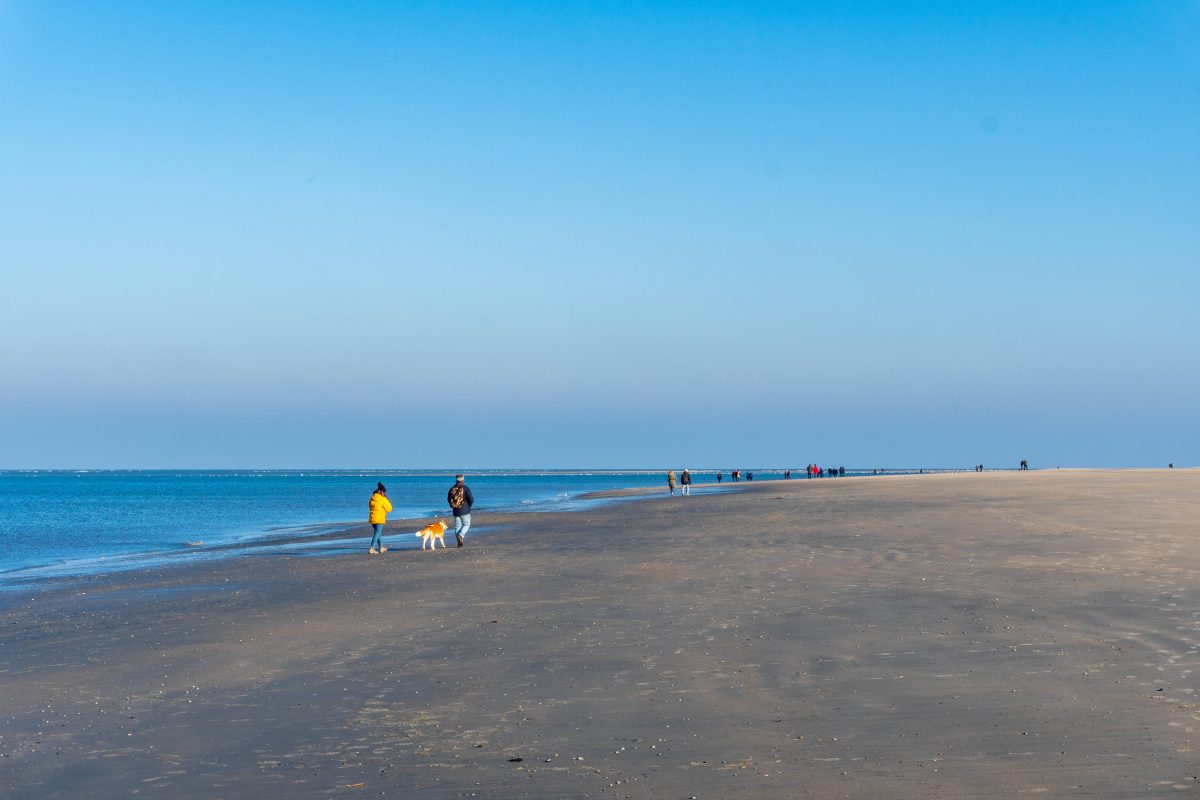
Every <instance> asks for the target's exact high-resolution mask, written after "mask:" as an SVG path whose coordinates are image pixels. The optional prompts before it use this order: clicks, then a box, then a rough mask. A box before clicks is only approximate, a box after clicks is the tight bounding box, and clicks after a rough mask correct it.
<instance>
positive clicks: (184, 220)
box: [0, 0, 1200, 468]
mask: <svg viewBox="0 0 1200 800" xmlns="http://www.w3.org/2000/svg"><path fill="white" fill-rule="evenodd" d="M1198 272H1200V2H1197V0H1183V1H1181V2H1141V3H1139V2H1104V1H1103V0H1087V2H1044V1H1039V2H1019V1H1016V2H1002V3H1001V2H997V3H961V2H942V3H902V2H876V3H854V2H841V1H840V0H839V2H828V3H782V2H781V3H764V2H752V1H750V0H743V1H742V2H728V3H707V2H697V3H688V4H682V3H665V2H659V3H656V2H640V3H629V2H611V3H596V2H592V3H572V2H565V1H559V2H546V3H532V2H512V3H500V2H495V3H489V2H478V3H456V2H449V1H448V0H438V1H437V2H399V3H398V2H370V3H368V2H337V3H333V2H302V1H301V0H288V2H278V3H271V2H253V3H234V2H229V3H218V2H203V3H201V2H188V1H186V0H176V2H170V3H162V2H120V0H118V1H117V2H112V3H95V2H87V1H82V2H41V1H40V0H0V276H2V278H0V468H42V467H130V468H137V467H145V468H154V467H303V466H324V467H343V466H344V467H384V466H394V467H451V468H458V467H505V466H513V467H538V466H544V467H576V466H579V467H588V466H590V467H660V466H663V467H665V466H674V467H680V466H684V465H690V466H692V467H697V466H722V467H726V468H728V467H731V466H737V465H742V466H747V465H750V466H764V467H766V466H795V465H797V464H801V465H802V464H804V463H807V462H808V461H812V460H818V461H820V462H821V463H823V464H845V465H847V466H854V467H873V466H960V465H961V466H966V465H972V464H975V463H979V462H982V463H984V464H985V465H987V466H1000V465H1005V466H1008V465H1015V464H1016V462H1017V461H1018V460H1019V459H1021V458H1028V459H1030V460H1031V462H1032V464H1033V466H1035V467H1038V466H1054V465H1059V464H1061V465H1063V466H1069V465H1075V466H1106V465H1113V466H1121V465H1129V466H1137V465H1165V464H1166V463H1167V462H1168V461H1174V462H1175V463H1176V464H1177V465H1181V464H1196V463H1200V415H1198V414H1197V407H1198V405H1200V331H1198V328H1197V316H1198V315H1197V310H1196V309H1197V305H1198V302H1197V301H1198V300H1200V278H1198V277H1197V273H1198Z"/></svg>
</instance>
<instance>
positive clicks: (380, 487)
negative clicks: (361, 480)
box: [375, 483, 387, 494]
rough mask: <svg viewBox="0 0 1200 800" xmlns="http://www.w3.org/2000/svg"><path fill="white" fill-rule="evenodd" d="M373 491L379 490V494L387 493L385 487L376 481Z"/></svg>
mask: <svg viewBox="0 0 1200 800" xmlns="http://www.w3.org/2000/svg"><path fill="white" fill-rule="evenodd" d="M375 491H377V492H379V493H380V494H387V487H386V486H384V485H383V484H382V483H377V484H375Z"/></svg>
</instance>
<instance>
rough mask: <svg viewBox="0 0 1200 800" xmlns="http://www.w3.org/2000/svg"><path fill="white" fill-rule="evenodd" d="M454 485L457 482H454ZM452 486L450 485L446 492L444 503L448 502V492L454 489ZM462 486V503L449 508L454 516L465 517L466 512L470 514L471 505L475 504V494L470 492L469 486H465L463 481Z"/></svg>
mask: <svg viewBox="0 0 1200 800" xmlns="http://www.w3.org/2000/svg"><path fill="white" fill-rule="evenodd" d="M454 486H458V484H457V483H456V484H454ZM454 486H451V487H450V491H449V492H446V503H447V504H449V502H450V492H453V491H454ZM462 488H463V504H462V505H461V506H459V507H458V508H451V509H450V510H451V511H453V512H454V516H456V517H465V516H467V515H468V514H470V513H471V506H472V505H474V504H475V495H473V494H471V487H470V486H467V485H466V484H465V483H464V484H463V485H462Z"/></svg>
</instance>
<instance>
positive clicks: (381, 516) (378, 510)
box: [367, 483, 392, 556]
mask: <svg viewBox="0 0 1200 800" xmlns="http://www.w3.org/2000/svg"><path fill="white" fill-rule="evenodd" d="M367 508H369V509H370V511H371V514H370V516H369V517H367V521H368V522H370V523H371V527H372V528H373V529H374V533H372V534H371V549H370V550H368V551H367V552H368V553H370V554H371V555H373V556H377V555H379V554H380V553H386V552H387V548H386V547H384V546H383V526H384V525H385V524H386V523H387V515H388V512H389V511H391V510H392V503H391V501H390V500H388V498H387V487H386V486H384V485H383V484H382V483H377V484H375V493H374V494H373V495H371V502H369V503H367Z"/></svg>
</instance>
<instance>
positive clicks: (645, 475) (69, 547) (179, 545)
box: [0, 470, 769, 586]
mask: <svg viewBox="0 0 1200 800" xmlns="http://www.w3.org/2000/svg"><path fill="white" fill-rule="evenodd" d="M696 475H697V481H698V482H703V481H708V480H711V479H712V478H713V474H712V473H711V472H709V473H700V472H698V473H696ZM762 477H763V478H766V477H769V476H768V474H766V472H765V471H764V472H763V473H762ZM376 481H382V482H383V483H385V484H386V485H387V487H388V497H389V498H390V499H391V501H392V505H393V506H394V511H393V512H392V514H391V518H392V519H395V520H399V519H405V518H415V519H420V518H432V517H434V516H436V515H444V514H445V513H446V504H445V498H446V491H447V490H448V489H449V488H450V486H451V484H453V482H454V477H453V473H449V472H445V471H421V470H414V471H370V470H324V471H322V470H297V471H108V470H104V471H0V586H5V585H7V586H12V585H15V584H20V583H25V582H28V581H30V580H37V579H40V578H48V577H60V576H69V575H86V574H95V573H102V572H109V571H116V570H121V569H128V568H130V567H136V566H145V565H150V564H155V563H161V562H163V561H164V560H165V561H170V560H179V559H185V558H197V557H212V556H213V555H214V554H217V553H221V552H227V551H228V545H230V544H232V543H246V542H254V541H262V542H269V541H270V540H271V539H272V538H273V537H279V536H280V535H283V534H287V535H295V534H297V533H300V534H302V535H303V534H305V533H307V534H311V535H315V534H318V533H321V532H324V531H327V530H329V529H331V528H336V527H343V526H346V525H351V524H356V523H365V522H366V518H367V500H368V499H369V498H370V495H371V492H372V491H373V490H374V488H375V482H376ZM467 482H468V484H469V485H470V486H471V489H472V491H473V492H474V494H475V497H476V511H477V512H479V513H477V514H476V515H475V517H476V525H477V527H480V528H481V529H482V530H483V531H484V532H485V531H486V525H487V513H486V512H488V511H517V510H523V511H539V510H541V511H544V510H567V509H572V508H578V507H581V506H582V505H584V504H585V501H581V500H580V499H579V498H580V496H581V495H584V494H586V493H589V492H594V491H602V490H606V489H623V488H633V487H643V486H662V485H664V482H665V477H664V473H663V472H662V471H655V472H609V471H597V472H587V471H578V472H566V471H542V472H535V471H482V472H473V473H468V479H467ZM407 530H408V529H407V528H404V531H407ZM387 532H388V533H389V534H391V535H390V536H389V538H388V546H389V547H396V546H400V547H412V546H416V545H417V540H416V539H415V537H403V538H401V537H399V536H398V535H397V534H399V533H401V532H403V531H401V530H400V529H399V528H398V527H392V528H390V529H389V530H388V531H387ZM358 544H360V543H356V546H357V545H358Z"/></svg>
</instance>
